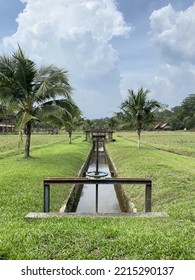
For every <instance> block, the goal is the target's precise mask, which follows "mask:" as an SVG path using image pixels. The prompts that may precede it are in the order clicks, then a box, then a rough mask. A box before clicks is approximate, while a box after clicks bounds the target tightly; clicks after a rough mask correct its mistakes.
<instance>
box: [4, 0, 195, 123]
mask: <svg viewBox="0 0 195 280" xmlns="http://www.w3.org/2000/svg"><path fill="white" fill-rule="evenodd" d="M0 5H1V9H0V27H1V28H0V52H1V53H7V54H9V53H12V52H13V51H14V50H15V49H16V48H17V44H18V43H19V44H20V45H21V47H22V48H23V49H24V50H25V52H26V53H27V54H28V56H29V57H30V58H31V59H33V60H34V61H35V62H36V63H37V64H38V65H42V64H51V63H53V64H55V65H57V66H59V67H63V68H65V69H66V70H68V72H69V78H70V82H71V85H72V86H73V88H74V99H75V101H76V102H77V104H78V105H79V107H81V109H82V111H83V115H84V116H85V117H87V118H101V117H106V116H112V114H113V112H116V111H118V110H119V109H118V106H119V105H120V104H121V102H122V101H123V99H124V98H125V97H126V95H127V91H128V89H133V90H135V91H137V90H138V89H139V88H140V87H144V88H147V89H149V90H150V96H149V97H150V98H155V99H157V100H158V101H160V102H162V103H164V104H167V105H168V106H169V108H172V107H174V106H176V105H178V104H180V103H181V101H182V100H183V99H184V98H185V97H187V96H188V95H189V94H191V93H194V88H195V36H194V30H195V2H194V1H192V0H185V1H184V0H169V1H167V0H136V1H133V0H117V1H114V0H55V1H53V0H6V1H4V0H0Z"/></svg>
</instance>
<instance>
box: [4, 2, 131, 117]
mask: <svg viewBox="0 0 195 280" xmlns="http://www.w3.org/2000/svg"><path fill="white" fill-rule="evenodd" d="M21 1H22V2H25V3H26V7H25V9H24V11H23V12H22V13H20V14H19V16H18V18H17V22H18V29H17V32H16V33H15V34H13V35H12V36H10V37H6V38H4V40H3V43H2V46H1V48H2V49H4V50H9V49H13V48H17V44H18V43H19V44H20V45H21V47H22V48H23V49H24V50H25V51H26V53H28V54H29V56H30V57H31V58H32V59H34V60H35V61H36V62H38V63H39V64H43V63H44V64H45V63H54V64H56V65H58V66H60V67H64V68H66V69H67V70H68V71H69V73H70V80H71V82H72V85H73V87H74V88H75V91H76V94H75V99H76V100H78V101H79V102H81V109H83V110H84V113H86V115H88V116H89V110H88V109H87V106H86V104H87V103H88V100H87V99H86V97H87V98H88V97H89V96H90V98H92V100H91V101H90V102H91V103H92V104H93V105H92V104H91V107H93V113H94V116H95V115H96V116H99V117H100V116H102V115H104V114H106V113H107V112H105V111H104V110H105V108H103V107H104V106H102V101H101V98H100V99H99V100H98V98H94V103H93V96H94V97H95V96H96V95H97V96H98V94H99V95H100V96H103V97H104V98H103V100H104V102H105V103H107V104H108V103H110V107H111V108H110V109H111V110H114V107H116V106H118V105H119V104H120V98H121V96H120V91H119V86H120V73H119V70H118V55H117V52H116V50H115V49H114V48H113V46H112V45H111V42H110V40H111V39H112V38H113V37H115V36H128V34H129V32H130V31H131V27H130V26H128V25H127V24H126V23H125V22H124V19H123V16H122V14H121V13H120V12H119V11H118V10H117V6H116V3H115V1H114V0H55V1H53V0H41V1H39V0H21ZM84 93H85V94H84ZM88 93H90V94H88ZM110 100H111V101H110ZM78 105H80V104H78ZM98 106H99V110H100V111H99V113H97V114H96V113H95V111H96V108H97V107H98ZM108 107H109V106H108ZM90 116H91V117H93V116H92V115H90Z"/></svg>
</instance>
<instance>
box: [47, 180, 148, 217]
mask: <svg viewBox="0 0 195 280" xmlns="http://www.w3.org/2000/svg"><path fill="white" fill-rule="evenodd" d="M51 184H52V185H53V184H55V185H56V184H81V185H84V184H142V185H145V212H151V209H152V206H151V205H152V203H151V199H152V181H151V180H150V179H147V178H116V177H112V178H104V179H102V178H98V179H95V178H93V179H90V178H86V177H77V178H45V179H44V207H43V211H44V212H45V213H48V212H50V185H51Z"/></svg>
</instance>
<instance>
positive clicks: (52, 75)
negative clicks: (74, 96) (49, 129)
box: [0, 47, 72, 157]
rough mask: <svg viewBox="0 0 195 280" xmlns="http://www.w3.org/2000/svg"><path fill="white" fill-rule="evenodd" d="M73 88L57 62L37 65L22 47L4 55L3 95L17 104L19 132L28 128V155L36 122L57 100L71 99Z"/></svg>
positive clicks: (1, 67) (0, 74) (0, 68)
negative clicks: (49, 64) (8, 54)
mask: <svg viewBox="0 0 195 280" xmlns="http://www.w3.org/2000/svg"><path fill="white" fill-rule="evenodd" d="M71 91H72V88H71V86H70V85H69V83H68V78H67V72H66V71H65V70H63V69H59V68H57V67H55V66H53V65H51V66H44V67H41V68H37V66H36V64H35V63H34V62H33V61H32V60H30V59H29V58H28V57H27V56H26V55H25V54H24V52H23V51H22V50H21V48H20V47H19V49H18V51H16V52H15V53H13V54H12V55H11V56H6V55H2V56H0V99H1V100H2V101H4V102H5V103H6V104H8V107H9V108H14V112H15V114H16V115H17V119H18V122H17V125H18V130H19V133H20V134H21V132H22V129H24V131H25V134H26V144H25V151H24V156H25V157H29V156H30V140H31V131H32V126H33V124H34V123H35V122H36V121H40V120H41V117H42V115H46V112H48V113H49V112H50V110H49V106H50V105H53V106H54V105H55V101H56V100H59V99H60V98H65V99H67V100H68V99H70V94H71ZM51 101H52V102H51ZM44 112H45V113H44ZM50 113H51V112H50Z"/></svg>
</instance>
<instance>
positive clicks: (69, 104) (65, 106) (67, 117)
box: [48, 100, 81, 144]
mask: <svg viewBox="0 0 195 280" xmlns="http://www.w3.org/2000/svg"><path fill="white" fill-rule="evenodd" d="M57 105H58V108H57V110H55V109H54V111H53V112H52V114H50V115H49V116H48V120H49V121H50V122H51V123H53V124H54V125H56V126H58V127H60V128H61V129H65V130H66V131H67V132H68V136H69V144H71V143H72V132H73V129H74V128H75V126H76V124H77V123H78V121H79V118H80V117H81V111H80V109H79V107H78V106H77V105H76V104H75V103H74V102H73V100H63V101H58V103H57Z"/></svg>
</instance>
